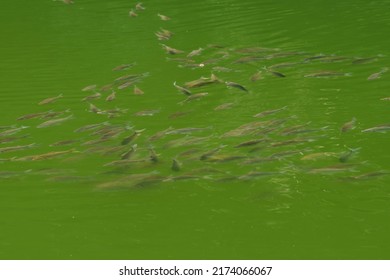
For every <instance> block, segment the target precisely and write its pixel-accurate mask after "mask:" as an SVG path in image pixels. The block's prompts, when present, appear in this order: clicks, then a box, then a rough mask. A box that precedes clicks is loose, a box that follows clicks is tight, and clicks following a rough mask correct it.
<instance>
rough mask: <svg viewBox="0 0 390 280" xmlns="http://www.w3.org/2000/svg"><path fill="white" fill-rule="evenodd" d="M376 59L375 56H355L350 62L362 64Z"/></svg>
mask: <svg viewBox="0 0 390 280" xmlns="http://www.w3.org/2000/svg"><path fill="white" fill-rule="evenodd" d="M376 60H378V58H377V57H365V58H356V59H354V60H352V64H364V63H369V62H373V61H376Z"/></svg>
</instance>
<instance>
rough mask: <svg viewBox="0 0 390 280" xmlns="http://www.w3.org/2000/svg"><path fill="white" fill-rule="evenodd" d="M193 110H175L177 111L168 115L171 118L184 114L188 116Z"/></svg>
mask: <svg viewBox="0 0 390 280" xmlns="http://www.w3.org/2000/svg"><path fill="white" fill-rule="evenodd" d="M191 112H192V111H188V112H175V113H172V114H170V115H169V116H168V118H169V119H177V118H179V117H183V116H186V115H188V114H190V113H191Z"/></svg>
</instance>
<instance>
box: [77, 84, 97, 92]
mask: <svg viewBox="0 0 390 280" xmlns="http://www.w3.org/2000/svg"><path fill="white" fill-rule="evenodd" d="M95 89H96V85H89V86H86V87H84V88H83V89H82V90H81V91H91V90H95Z"/></svg>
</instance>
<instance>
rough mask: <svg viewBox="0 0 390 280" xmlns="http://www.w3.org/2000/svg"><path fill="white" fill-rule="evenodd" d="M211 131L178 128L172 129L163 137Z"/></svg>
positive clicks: (204, 128)
mask: <svg viewBox="0 0 390 280" xmlns="http://www.w3.org/2000/svg"><path fill="white" fill-rule="evenodd" d="M208 129H211V127H186V128H179V129H172V130H169V131H167V132H165V135H170V134H188V133H192V132H197V131H204V130H208Z"/></svg>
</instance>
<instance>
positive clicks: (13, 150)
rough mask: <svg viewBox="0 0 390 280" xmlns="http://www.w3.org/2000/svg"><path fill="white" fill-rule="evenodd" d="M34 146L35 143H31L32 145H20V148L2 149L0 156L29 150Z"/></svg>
mask: <svg viewBox="0 0 390 280" xmlns="http://www.w3.org/2000/svg"><path fill="white" fill-rule="evenodd" d="M36 146H37V145H36V144H35V143H32V144H28V145H22V146H11V147H4V148H0V154H2V153H8V152H15V151H21V150H27V149H31V148H33V147H36Z"/></svg>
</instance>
